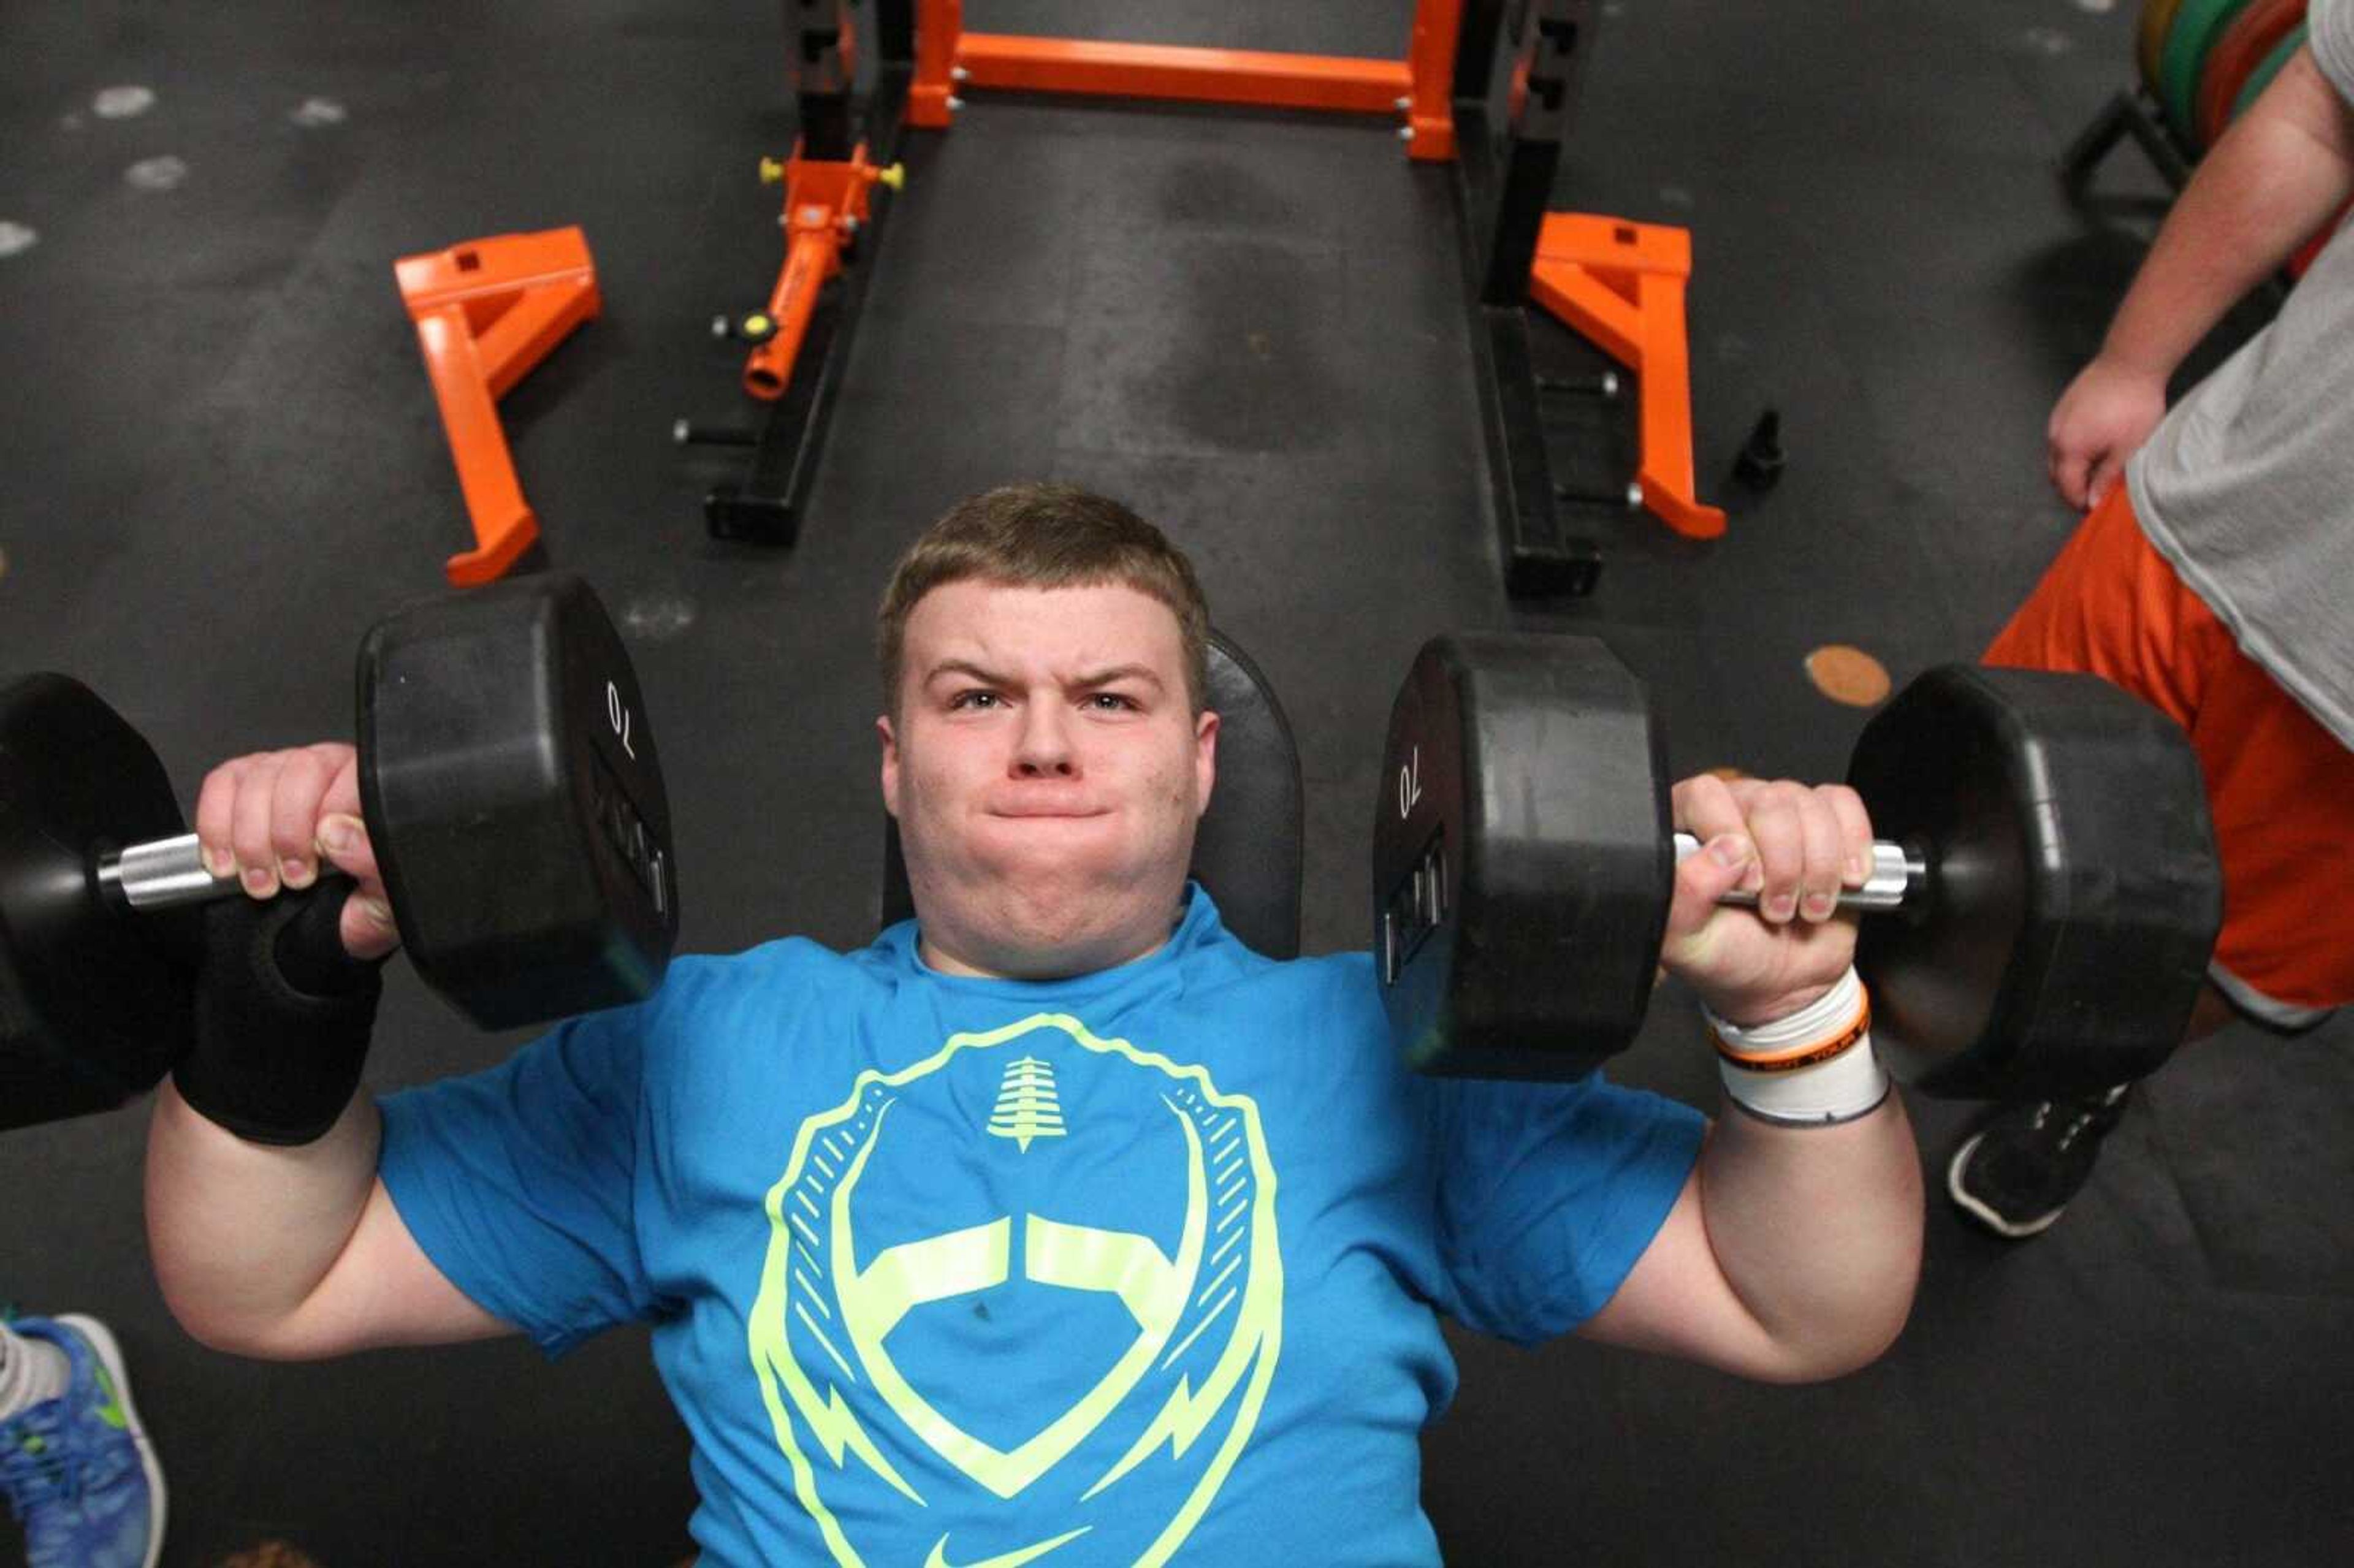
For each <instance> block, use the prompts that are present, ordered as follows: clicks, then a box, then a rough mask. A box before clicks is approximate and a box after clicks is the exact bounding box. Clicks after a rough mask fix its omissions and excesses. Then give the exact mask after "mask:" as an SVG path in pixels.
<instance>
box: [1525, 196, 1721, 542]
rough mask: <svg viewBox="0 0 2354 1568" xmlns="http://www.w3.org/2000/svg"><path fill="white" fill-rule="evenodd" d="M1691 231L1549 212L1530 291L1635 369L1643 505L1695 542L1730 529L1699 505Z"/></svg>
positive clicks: (1714, 510)
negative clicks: (1689, 305) (1688, 327)
mask: <svg viewBox="0 0 2354 1568" xmlns="http://www.w3.org/2000/svg"><path fill="white" fill-rule="evenodd" d="M1690 277H1691V231H1690V230H1688V229H1682V228H1669V227H1666V226H1664V225H1660V224H1650V223H1627V222H1624V221H1621V220H1620V219H1617V218H1612V217H1594V216H1591V215H1589V214H1585V213H1571V212H1555V213H1548V214H1546V215H1545V220H1544V227H1543V230H1542V231H1541V232H1540V233H1539V235H1538V237H1537V253H1536V261H1535V263H1534V264H1533V265H1532V267H1531V268H1530V270H1529V297H1530V299H1532V301H1534V302H1536V303H1538V304H1540V305H1542V306H1543V307H1544V308H1545V309H1546V310H1548V311H1550V312H1552V313H1553V314H1554V315H1556V316H1558V317H1560V318H1561V319H1562V320H1563V321H1564V322H1566V323H1568V324H1569V325H1570V326H1571V327H1573V328H1574V329H1575V330H1576V331H1577V332H1578V333H1579V334H1582V335H1584V336H1585V337H1586V338H1588V339H1590V340H1591V341H1592V342H1593V343H1594V344H1595V345H1596V346H1597V347H1598V348H1600V349H1601V350H1602V351H1603V352H1604V353H1605V354H1607V355H1610V357H1611V358H1613V359H1615V360H1617V362H1618V363H1619V364H1621V365H1624V366H1627V367H1628V369H1629V370H1632V371H1633V372H1634V373H1635V376H1636V379H1637V383H1638V387H1639V403H1638V412H1639V420H1640V428H1641V434H1642V448H1643V456H1642V466H1641V468H1640V470H1639V471H1638V472H1637V474H1636V482H1637V483H1638V484H1639V485H1640V486H1641V487H1642V492H1643V504H1644V505H1645V506H1646V507H1648V508H1649V510H1650V511H1651V513H1652V514H1654V515H1656V516H1657V517H1658V518H1659V520H1660V521H1661V522H1663V523H1665V524H1667V525H1668V526H1669V527H1670V528H1672V529H1674V530H1675V531H1676V532H1677V533H1679V534H1681V535H1686V536H1687V537H1690V538H1694V539H1713V538H1715V537H1717V536H1718V535H1722V534H1723V532H1724V513H1723V511H1722V510H1721V509H1719V508H1717V507H1714V506H1703V505H1702V504H1701V502H1700V499H1699V496H1698V493H1697V488H1698V487H1697V485H1696V484H1695V482H1694V481H1693V476H1692V424H1691V349H1690V346H1689V345H1688V344H1687V342H1686V338H1685V332H1684V281H1685V280H1686V279H1688V278H1690Z"/></svg>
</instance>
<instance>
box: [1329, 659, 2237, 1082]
mask: <svg viewBox="0 0 2354 1568" xmlns="http://www.w3.org/2000/svg"><path fill="white" fill-rule="evenodd" d="M1665 758H1666V747H1665V744H1664V741H1663V738H1662V736H1661V733H1660V727H1659V723H1658V720H1657V718H1656V716H1655V715H1654V714H1653V713H1652V711H1651V708H1650V705H1649V698H1648V695H1647V694H1646V693H1645V691H1644V689H1643V686H1642V683H1641V682H1639V681H1638V679H1637V678H1636V677H1635V676H1634V674H1633V673H1631V672H1630V671H1628V669H1627V668H1626V666H1625V665H1623V664H1621V663H1620V662H1618V660H1617V658H1616V656H1614V655H1613V654H1612V653H1611V652H1610V651H1609V649H1608V648H1606V646H1604V645H1603V644H1602V643H1600V642H1599V641H1595V640H1593V639H1590V638H1580V637H1563V636H1546V635H1528V634H1514V633H1480V634H1471V635H1464V636H1457V637H1443V638H1438V639H1435V640H1433V641H1431V642H1430V643H1429V644H1427V645H1426V646H1425V648H1424V649H1423V650H1422V652H1421V654H1420V656H1419V657H1418V658H1417V659H1416V662H1415V665H1414V668H1413V671H1412V673H1410V674H1409V676H1408V678H1407V681H1406V683H1405V687H1404V688H1403V689H1402V690H1401V691H1400V693H1399V694H1398V698H1397V702H1396V705H1395V706H1394V709H1393V711H1392V714H1391V718H1390V730H1389V741H1388V749H1387V752H1386V757H1385V769H1384V780H1385V781H1384V788H1383V792H1382V800H1381V805H1380V808H1379V814H1378V817H1377V820H1376V822H1375V826H1374V832H1373V877H1374V881H1373V904H1374V907H1373V927H1374V940H1375V954H1376V959H1377V962H1378V967H1379V971H1380V974H1381V978H1382V985H1383V999H1384V1006H1385V1007H1386V1008H1387V1010H1388V1012H1389V1017H1390V1022H1391V1024H1392V1027H1393V1030H1394V1033H1395V1035H1396V1038H1397V1041H1398V1044H1399V1046H1400V1048H1401V1050H1402V1051H1403V1052H1404V1053H1405V1056H1406V1058H1407V1060H1408V1061H1409V1062H1411V1063H1412V1064H1413V1065H1415V1066H1416V1067H1418V1068H1420V1069H1421V1070H1423V1071H1426V1072H1430V1073H1436V1074H1442V1075H1469V1076H1483V1077H1539V1078H1551V1077H1567V1076H1576V1075H1582V1074H1584V1073H1585V1072H1587V1071H1589V1070H1590V1069H1591V1068H1593V1067H1594V1066H1595V1065H1597V1064H1598V1063H1599V1062H1600V1061H1602V1060H1603V1059H1604V1058H1606V1056H1608V1055H1610V1054H1613V1053H1615V1052H1617V1051H1619V1050H1622V1049H1624V1048H1625V1047H1626V1046H1627V1045H1628V1044H1630V1043H1631V1042H1632V1041H1633V1039H1634V1037H1635V1035H1636V1033H1637V1032H1638V1030H1639V1028H1640V1027H1641V1024H1642V1020H1643V1015H1644V1012H1645V1011H1646V1010H1647V1008H1648V1006H1649V1000H1650V994H1651V989H1652V984H1653V980H1654V976H1655V974H1656V971H1657V965H1658V962H1659V946H1660V941H1661V938H1662V936H1663V933H1664V931H1665V928H1666V925H1667V915H1668V906H1669V903H1670V898H1671V895H1672V892H1673V887H1674V874H1675V863H1676V860H1677V858H1678V856H1679V855H1680V854H1682V853H1691V850H1692V849H1694V848H1696V847H1697V846H1696V845H1694V844H1693V843H1692V842H1691V839H1690V838H1689V837H1688V836H1684V835H1676V834H1672V833H1671V832H1670V819H1669V809H1668V783H1669V780H1668V775H1667V768H1666V763H1665ZM1848 782H1849V783H1850V784H1851V785H1852V786H1853V787H1854V788H1855V789H1856V791H1857V792H1858V793H1859V794H1860V795H1861V797H1862V799H1863V802H1864V805H1865V808H1866V809H1867V810H1869V811H1870V812H1871V815H1872V825H1873V829H1874V832H1876V833H1878V834H1880V835H1882V842H1879V843H1877V844H1876V845H1875V846H1874V863H1873V868H1872V880H1871V881H1870V882H1869V883H1868V884H1867V885H1866V886H1865V887H1864V888H1862V889H1861V890H1857V891H1850V893H1849V894H1848V895H1845V896H1844V897H1843V898H1842V899H1841V902H1842V903H1843V904H1844V905H1846V906H1850V907H1853V908H1858V909H1861V910H1866V911H1884V913H1882V914H1881V915H1879V916H1877V917H1875V918H1871V919H1867V920H1865V921H1864V922H1863V925H1862V928H1861V935H1860V937H1859V940H1858V947H1857V958H1856V965H1857V969H1858V970H1859V971H1860V972H1861V975H1862V977H1863V979H1864V980H1865V982H1866V983H1867V984H1868V985H1869V986H1870V988H1871V991H1872V1020H1873V1023H1872V1034H1873V1040H1874V1044H1875V1045H1876V1046H1877V1047H1878V1048H1879V1050H1880V1051H1881V1054H1882V1059H1883V1060H1885V1061H1886V1062H1887V1063H1888V1065H1889V1066H1890V1070H1891V1071H1892V1072H1893V1074H1894V1075H1896V1076H1897V1077H1899V1078H1900V1079H1903V1081H1905V1082H1908V1083H1912V1084H1914V1085H1916V1086H1919V1087H1920V1088H1922V1089H1924V1090H1925V1091H1926V1092H1929V1093H1932V1094H1938V1095H1950V1096H1961V1097H1987V1098H1991V1097H2006V1096H2009V1095H2013V1094H2022V1093H2030V1092H2051V1091H2058V1090H2067V1089H2082V1088H2092V1087H2105V1086H2109V1085H2113V1084H2115V1083H2118V1082H2121V1081H2124V1080H2126V1079H2128V1078H2134V1077H2139V1076H2141V1075H2145V1074H2147V1073H2148V1072H2151V1071H2153V1070H2155V1069H2156V1068H2157V1067H2158V1065H2160V1064H2162V1063H2163V1062H2164V1061H2165V1060H2166V1058H2167V1056H2168V1054H2171V1053H2172V1051H2173V1049H2174V1047H2175V1046H2176V1044H2179V1041H2180V1039H2181V1035H2182V1031H2183V1027H2184V1025H2185V1023H2186V1022H2188V1020H2189V1017H2190V1008H2191V1005H2192V1003H2193V1002H2194V1001H2195V1000H2196V998H2197V995H2198V991H2199V988H2200V983H2201V981H2202V980H2203V979H2204V977H2205V971H2206V965H2207V961H2208V959H2209V957H2210V955H2211V953H2212V951H2213V948H2214V942H2215V936H2216V932H2217V930H2218V929H2219V927H2220V926H2221V918H2222V884H2221V873H2220V871H2219V869H2218V865H2217V862H2216V858H2215V845H2214V834H2213V831H2212V828H2211V825H2210V823H2209V821H2208V817H2207V809H2206V797H2205V793H2204V789H2203V787H2202V785H2201V782H2200V775H2199V769H2198V764H2197V761H2196V758H2194V756H2193V754H2192V753H2191V751H2190V746H2189V743H2188V741H2187V740H2186V739H2185V737H2184V736H2183V734H2182V732H2181V731H2180V729H2179V728H2178V727H2177V726H2175V725H2174V724H2173V722H2172V721H2171V720H2169V719H2168V718H2167V717H2166V716H2165V715H2162V714H2160V713H2158V711H2157V710H2156V709H2154V708H2151V707H2149V706H2148V705H2146V704H2143V703H2141V702H2140V701H2138V700H2137V699H2136V698H2134V697H2132V696H2130V695H2128V694H2126V693H2125V692H2123V691H2121V690H2119V689H2118V688H2116V687H2115V686H2113V685H2110V684H2109V683H2106V682H2105V681H2101V680H2099V679H2097V678H2095V677H2093V676H2089V675H2069V674H2055V673H2048V672H2042V671H2027V670H2000V669H1988V668H1981V667H1978V666H1974V665H1967V664H1951V665H1945V666H1940V667H1939V668H1937V669H1935V670H1932V671H1930V672H1928V673H1926V674H1925V675H1923V676H1922V677H1921V678H1920V679H1919V680H1917V681H1915V682H1914V683H1912V684H1911V685H1909V686H1907V687H1906V688H1905V689H1904V691H1903V692H1902V693H1900V694H1898V695H1897V696H1896V698H1895V699H1894V700H1893V702H1891V703H1890V704H1889V705H1887V706H1886V707H1885V708H1884V709H1882V711H1881V712H1880V713H1879V714H1878V715H1874V717H1873V718H1872V720H1871V722H1870V723H1869V724H1867V725H1866V726H1865V727H1864V730H1863V732H1862V735H1861V737H1860V738H1859V739H1858V741H1857V744H1856V747H1855V751H1854V754H1853V757H1852V758H1851V760H1850V766H1849V773H1848ZM1679 841H1681V842H1679Z"/></svg>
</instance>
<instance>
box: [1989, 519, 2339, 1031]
mask: <svg viewBox="0 0 2354 1568" xmlns="http://www.w3.org/2000/svg"><path fill="white" fill-rule="evenodd" d="M1986 662H1988V663H1989V664H2011V665H2024V666H2028V667H2030V668H2034V669H2042V670H2086V671H2090V672H2092V673H2094V674H2097V675H2100V676H2103V677H2104V678H2105V679H2107V680H2109V681H2112V682H2115V683H2116V684H2118V685H2120V686H2123V687H2124V688H2125V689H2126V691H2128V692H2131V693H2133V694H2135V695H2137V696H2138V697H2140V698H2142V699H2143V700H2144V701H2146V702H2148V703H2150V704H2153V705H2156V706H2157V707H2158V708H2159V709H2161V710H2162V711H2164V712H2165V713H2167V714H2168V715H2171V716H2172V717H2173V718H2174V720H2175V722H2177V723H2178V724H2179V725H2181V726H2182V727H2183V728H2184V729H2186V730H2188V731H2189V732H2190V745H2191V748H2192V749H2193V750H2194V751H2196V752H2197V753H2198V755H2199V766H2200V771H2201V772H2202V773H2204V774H2205V775H2206V779H2207V800H2208V806H2209V810H2210V811H2211V814H2212V815H2213V817H2214V821H2215V842H2216V845H2217V848H2218V849H2219V850H2220V851H2221V855H2222V861H2223V934H2222V937H2221V939H2220V940H2219V941H2218V942H2217V943H2216V946H2215V959H2214V963H2213V965H2212V966H2211V969H2210V971H2209V972H2210V975H2211V978H2212V979H2213V980H2214V981H2215V983H2216V986H2217V987H2218V989H2220V990H2221V991H2222V992H2223V994H2224V995H2225V996H2226V997H2228V998H2230V999H2231V1001H2232V1002H2233V1003H2234V1004H2235V1005H2237V1006H2238V1007H2239V1008H2240V1010H2241V1011H2242V1012H2246V1013H2249V1014H2251V1015H2253V1017H2255V1018H2256V1019H2258V1020H2259V1021H2261V1022H2266V1023H2270V1024H2273V1025H2274V1026H2275V1027H2278V1028H2284V1029H2302V1028H2306V1027H2309V1026H2311V1025H2313V1024H2315V1023H2317V1022H2320V1021H2321V1019H2322V1018H2323V1017H2324V1016H2325V1015H2326V1014H2327V1012H2328V1010H2329V1009H2331V1008H2333V1007H2336V1006H2338V1004H2339V1003H2341V1002H2345V1001H2354V906H2349V904H2348V903H2347V902H2346V900H2345V899H2344V898H2343V896H2342V895H2343V893H2344V890H2345V889H2346V887H2347V886H2348V885H2349V881H2354V751H2349V750H2348V749H2347V747H2345V746H2344V745H2343V744H2342V743H2341V742H2339V741H2338V738H2337V737H2336V736H2333V735H2331V734H2330V733H2329V731H2327V730H2326V729H2324V728H2323V727H2322V726H2320V725H2319V724H2318V723H2317V722H2316V721H2315V720H2314V718H2313V716H2312V715H2310V714H2308V713H2306V711H2305V709H2304V708H2302V707H2300V706H2299V705H2297V703H2296V699H2295V698H2293V697H2291V696H2290V695H2289V694H2287V693H2286V692H2285V691H2284V690H2282V688H2281V686H2280V684H2279V683H2277V682H2275V681H2274V679H2273V678H2272V677H2271V676H2270V675H2267V674H2266V673H2264V671H2263V669H2262V668H2260V667H2259V666H2257V665H2255V664H2253V663H2252V662H2249V661H2248V659H2247V658H2246V657H2245V656H2244V655H2243V654H2242V653H2241V652H2240V649H2239V645H2238V643H2237V642H2235V641H2233V640H2232V634H2231V632H2230V631H2228V630H2225V628H2224V627H2223V625H2222V623H2221V621H2219V620H2216V619H2215V616H2214V614H2213V612H2212V611H2211V610H2210V609H2208V608H2207V606H2206V604H2205V603H2204V602H2203V601H2202V600H2201V599H2200V598H2199V596H2198V595H2197V594H2195V593H2192V592H2191V591H2190V589H2189V588H2185V587H2184V586H2183V585H2182V582H2181V580H2180V579H2179V578H2178V577H2176V576H2175V575H2174V568H2173V567H2171V566H2169V565H2168V563H2167V560H2166V558H2165V557H2164V556H2160V555H2159V554H2158V552H2157V551H2156V550H2155V549H2153V548H2152V547H2151V546H2150V544H2149V541H2148V540H2147V538H2145V537H2144V536H2143V535H2142V531H2141V525H2140V524H2138V523H2137V522H2136V521H2135V519H2134V513H2133V503H2132V502H2131V501H2130V500H2129V499H2128V498H2127V497H2126V487H2125V485H2124V484H2123V483H2119V484H2116V485H2115V486H2113V487H2112V488H2111V489H2110V491H2109V493H2108V495H2107V496H2106V497H2105V499H2104V500H2103V501H2102V502H2101V504H2100V505H2099V506H2097V507H2095V508H2094V510H2093V513H2092V514H2091V515H2090V516H2088V517H2086V518H2085V519H2084V524H2083V526H2081V527H2080V528H2078V529H2077V530H2076V535H2075V537H2073V538H2072V539H2070V540H2069V541H2068V544H2067V547H2066V548H2064V549H2062V551H2061V552H2060V558H2059V559H2057V560H2055V561H2053V562H2052V567H2051V569H2050V570H2049V571H2047V572H2045V573H2044V574H2043V580H2042V581H2041V583H2039V584H2037V585H2036V588H2035V591H2034V592H2033V593H2032V594H2031V595H2029V596H2028V599H2027V602H2026V603H2025V604H2023V605H2021V606H2020V609H2019V613H2018V614H2016V615H2014V616H2012V617H2011V618H2010V624H2009V625H2008V626H2006V627H2004V628H2003V629H2002V631H2001V633H2000V634H1999V636H1997V637H1996V638H1995V640H1994V643H1993V646H1991V647H1989V648H1988V650H1987V652H1986Z"/></svg>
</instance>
